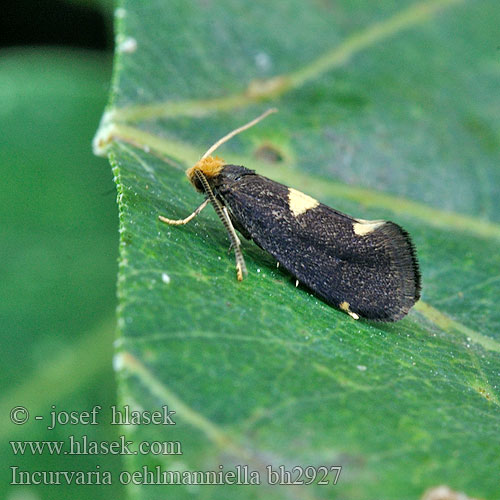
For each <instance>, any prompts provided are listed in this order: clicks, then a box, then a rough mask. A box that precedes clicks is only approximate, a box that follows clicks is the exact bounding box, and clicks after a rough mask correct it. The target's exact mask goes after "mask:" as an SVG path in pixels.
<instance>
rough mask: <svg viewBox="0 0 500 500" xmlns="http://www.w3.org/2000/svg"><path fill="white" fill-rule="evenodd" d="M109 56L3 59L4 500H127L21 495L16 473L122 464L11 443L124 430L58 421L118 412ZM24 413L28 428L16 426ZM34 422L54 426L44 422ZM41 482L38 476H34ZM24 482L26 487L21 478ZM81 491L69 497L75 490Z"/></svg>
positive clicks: (51, 492) (114, 492) (95, 492)
mask: <svg viewBox="0 0 500 500" xmlns="http://www.w3.org/2000/svg"><path fill="white" fill-rule="evenodd" d="M110 73H111V58H110V57H109V56H106V55H103V54H98V53H92V52H89V51H79V50H74V49H73V50H67V49H60V48H59V49H49V48H47V47H45V48H17V49H10V50H3V51H2V52H1V54H0V102H1V105H0V130H1V139H0V177H1V182H2V195H1V196H0V220H1V222H0V227H1V232H2V236H1V248H2V249H1V259H0V276H1V279H0V318H1V326H2V336H1V343H0V351H1V352H2V363H1V369H0V381H1V386H2V392H1V396H0V414H1V415H3V416H4V425H2V428H1V431H0V433H1V440H0V442H1V443H2V449H1V456H2V461H1V464H0V465H1V467H0V470H1V473H0V474H1V475H0V484H1V487H0V498H9V499H14V498H37V499H39V500H46V499H50V500H60V499H64V498H68V496H69V494H70V493H71V494H70V496H71V498H73V499H74V500H85V499H88V498H89V497H91V498H92V499H94V500H99V499H105V498H110V497H113V498H117V497H119V495H120V494H121V493H122V492H123V490H124V488H120V484H119V483H118V482H117V483H116V484H115V485H113V486H112V487H108V489H104V488H102V487H101V486H88V487H84V488H82V487H77V488H75V487H74V486H69V487H65V485H64V484H62V485H61V484H59V485H55V484H52V485H47V486H44V485H36V484H32V485H31V486H28V485H25V486H20V485H16V484H12V483H13V482H14V480H13V472H12V470H11V468H10V467H12V466H17V467H19V469H18V470H19V471H22V472H23V473H24V474H26V473H27V472H34V471H45V470H49V471H61V470H71V469H75V468H76V469H79V470H84V471H96V470H97V469H96V466H97V467H101V470H111V471H113V472H114V473H116V474H118V472H119V470H120V467H121V464H120V462H119V460H117V457H115V456H111V455H109V456H103V455H98V456H96V455H86V456H81V457H79V459H78V460H77V462H72V461H71V460H68V456H67V455H65V454H61V455H57V456H56V455H53V456H49V454H48V453H43V454H41V455H36V454H33V455H32V454H31V453H29V452H27V453H26V454H24V455H23V456H20V455H16V456H15V455H14V454H13V450H12V448H11V446H10V444H9V441H10V440H31V439H36V440H39V441H45V440H48V441H51V440H67V439H68V436H69V435H73V436H75V435H76V436H77V437H78V436H79V435H80V434H83V433H84V434H86V436H87V438H88V440H89V441H92V440H95V441H103V440H111V439H116V438H117V437H118V435H117V432H118V429H117V428H116V426H115V427H113V426H111V425H109V423H108V422H106V421H104V419H103V421H102V425H99V426H73V425H68V426H61V427H60V428H56V429H57V430H55V431H51V430H49V429H48V427H49V418H50V416H49V412H50V411H51V410H52V405H55V407H56V408H57V409H58V410H67V411H78V410H80V411H84V410H87V409H91V408H92V407H93V406H94V405H97V404H98V405H101V406H102V407H103V408H107V407H109V406H110V405H111V404H113V402H114V401H115V396H116V394H115V393H116V388H115V383H114V381H113V370H112V367H111V366H110V364H111V363H110V361H111V358H112V348H111V342H112V340H113V337H114V334H115V318H114V312H115V308H116V299H115V283H116V270H117V265H116V256H117V255H116V254H117V251H116V250H117V249H116V246H117V240H118V238H117V234H116V214H117V210H116V205H115V203H114V195H113V191H114V186H113V183H112V176H111V175H110V172H109V169H108V165H107V161H106V160H103V159H98V158H95V157H94V156H93V155H92V151H91V149H90V143H91V140H92V134H93V133H94V131H95V123H96V120H98V119H99V115H100V113H101V112H102V107H103V106H104V104H105V102H106V94H107V89H108V86H109V83H108V81H109V76H110ZM19 405H22V406H25V407H26V408H27V409H28V410H29V412H30V414H31V420H30V422H29V423H27V424H26V425H14V424H12V423H11V422H8V415H9V412H10V410H11V409H12V408H14V407H15V406H19ZM35 415H42V416H44V417H45V421H44V422H39V421H37V420H36V419H35V418H34V417H35ZM35 476H36V473H35ZM18 477H19V476H18ZM69 490H70V491H69Z"/></svg>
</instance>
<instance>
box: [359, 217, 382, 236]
mask: <svg viewBox="0 0 500 500" xmlns="http://www.w3.org/2000/svg"><path fill="white" fill-rule="evenodd" d="M356 221H357V222H355V223H354V224H353V225H352V229H353V231H354V233H355V234H357V235H358V236H364V235H365V234H369V233H371V232H373V231H375V229H377V228H378V227H380V226H383V225H384V224H385V220H365V219H356Z"/></svg>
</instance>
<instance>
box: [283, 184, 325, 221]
mask: <svg viewBox="0 0 500 500" xmlns="http://www.w3.org/2000/svg"><path fill="white" fill-rule="evenodd" d="M288 205H289V206H290V210H291V211H292V213H293V215H295V217H297V216H298V215H300V214H303V213H305V212H307V211H308V210H310V209H311V208H316V207H317V206H318V205H319V201H318V200H315V199H314V198H311V197H310V196H307V194H304V193H301V192H300V191H297V190H296V189H293V188H288Z"/></svg>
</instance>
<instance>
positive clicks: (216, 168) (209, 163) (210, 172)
mask: <svg viewBox="0 0 500 500" xmlns="http://www.w3.org/2000/svg"><path fill="white" fill-rule="evenodd" d="M224 165H225V163H224V160H223V159H222V158H219V157H218V156H216V157H215V158H214V157H213V156H207V157H206V158H202V159H201V160H200V161H199V162H198V163H196V165H194V166H192V167H191V168H188V169H187V170H186V175H187V176H188V179H189V181H190V182H191V184H193V186H194V187H195V188H196V189H197V190H198V191H203V188H202V186H201V183H200V181H199V180H198V178H197V177H196V175H195V172H196V170H199V171H200V172H201V173H202V174H203V175H204V176H205V177H206V178H207V179H211V178H213V177H217V176H218V175H219V174H220V173H221V171H222V169H223V168H224Z"/></svg>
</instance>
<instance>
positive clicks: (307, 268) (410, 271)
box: [159, 109, 420, 321]
mask: <svg viewBox="0 0 500 500" xmlns="http://www.w3.org/2000/svg"><path fill="white" fill-rule="evenodd" d="M275 111H276V110H275V109H269V110H267V111H266V112H265V113H263V114H262V115H261V116H259V117H257V118H255V119H254V120H252V121H250V122H249V123H247V124H245V125H243V126H242V127H239V128H237V129H235V130H233V131H232V132H230V133H229V134H227V135H226V136H224V137H223V138H222V139H220V140H219V141H217V142H216V143H215V144H214V145H213V146H211V147H210V148H209V149H208V151H207V152H206V153H205V154H204V155H203V156H202V157H201V159H200V161H198V163H196V165H194V166H193V167H191V168H189V169H187V170H186V175H187V177H188V179H189V181H190V182H191V184H193V186H194V187H195V188H196V190H198V191H199V192H201V193H203V194H204V195H205V201H203V203H202V204H201V205H200V206H199V207H198V208H197V209H196V210H195V211H194V212H193V213H192V214H191V215H189V216H188V217H186V218H185V219H179V220H172V219H168V218H166V217H163V216H161V215H160V216H159V219H160V220H161V221H162V222H164V223H166V224H170V225H182V224H187V223H188V222H189V221H190V220H192V219H193V218H194V217H196V216H197V215H198V214H199V213H200V212H201V211H202V210H203V209H204V208H205V207H206V206H207V205H208V204H209V203H211V204H212V206H213V207H214V209H215V212H216V213H217V215H218V217H219V219H220V220H221V221H222V223H223V225H224V227H225V228H226V230H227V233H228V235H229V239H230V242H231V248H232V249H233V250H234V253H235V258H236V271H237V278H238V280H240V281H241V280H242V279H243V278H244V276H245V275H246V274H247V269H246V266H245V260H244V258H243V254H242V251H241V241H240V239H239V238H238V235H237V233H236V231H238V232H239V233H240V234H241V235H243V236H244V237H245V238H247V239H249V240H253V241H254V242H255V243H256V244H257V245H258V246H259V247H261V248H262V249H263V250H265V251H266V252H269V253H270V254H271V255H272V256H273V257H274V258H275V259H276V261H277V265H278V266H280V265H281V266H282V267H283V268H284V269H286V270H287V271H288V272H289V273H290V274H291V275H292V276H294V277H295V279H296V282H295V284H296V286H298V285H299V283H301V284H303V285H304V286H305V287H307V288H308V289H309V290H311V291H312V292H313V293H314V294H315V295H316V296H318V297H319V298H321V299H322V300H324V301H325V302H326V303H327V304H329V305H332V306H335V307H337V308H339V309H341V310H342V311H344V312H346V313H347V314H348V315H349V316H350V317H351V318H353V319H355V320H357V319H359V318H365V319H368V320H374V321H397V320H399V319H401V318H402V317H403V316H405V315H406V314H407V313H408V311H409V310H410V308H411V307H412V306H413V305H414V304H415V302H417V300H418V299H419V298H420V272H419V265H418V261H417V256H416V252H415V247H414V245H413V243H412V241H411V238H410V236H409V234H408V233H407V232H406V231H405V230H404V229H403V228H401V227H400V226H398V225H397V224H395V223H394V222H390V221H385V220H364V219H358V218H354V217H351V216H350V215H346V214H344V213H342V212H339V211H338V210H335V209H333V208H330V207H328V206H327V205H324V204H323V203H320V202H319V201H317V200H315V199H314V198H312V197H311V196H308V195H307V194H304V193H302V192H300V191H298V190H296V189H294V188H291V187H287V186H285V185H283V184H280V183H278V182H275V181H273V180H271V179H268V178H267V177H264V176H262V175H259V174H257V173H256V172H255V171H254V170H250V169H248V168H246V167H243V166H240V165H231V164H226V163H225V162H224V161H223V160H222V159H221V158H218V157H213V156H211V154H212V153H213V152H214V151H215V150H216V149H217V148H218V147H219V146H220V145H221V144H223V143H224V142H226V141H228V140H229V139H231V138H232V137H234V136H235V135H236V134H239V133H240V132H243V131H244V130H246V129H248V128H250V127H252V126H254V125H255V124H256V123H258V122H259V121H260V120H262V119H264V118H265V117H266V116H267V115H269V114H270V113H273V112H275Z"/></svg>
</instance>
